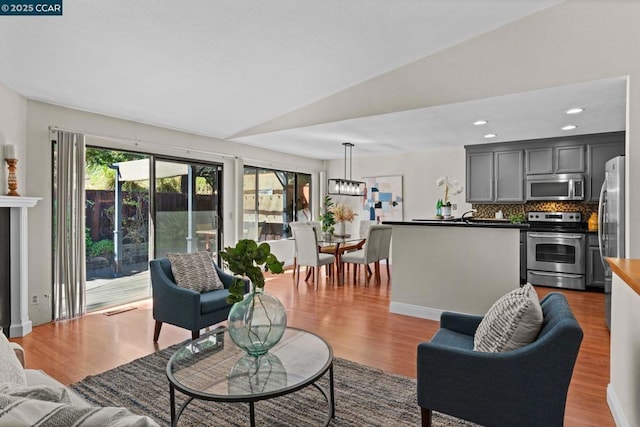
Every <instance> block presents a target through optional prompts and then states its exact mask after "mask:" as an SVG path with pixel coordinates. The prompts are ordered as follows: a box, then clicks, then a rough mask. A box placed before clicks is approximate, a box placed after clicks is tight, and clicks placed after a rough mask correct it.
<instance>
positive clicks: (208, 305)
mask: <svg viewBox="0 0 640 427" xmlns="http://www.w3.org/2000/svg"><path fill="white" fill-rule="evenodd" d="M213 265H214V267H215V269H216V272H217V273H218V277H220V280H221V281H222V283H223V285H224V289H219V290H215V291H211V292H204V293H199V292H195V291H192V290H190V289H186V288H182V287H180V286H178V285H176V283H175V279H174V277H173V273H172V272H171V262H170V261H169V259H167V258H158V259H154V260H151V261H150V262H149V270H150V271H151V287H152V289H153V318H154V319H155V321H156V324H155V330H154V332H153V342H157V341H158V337H159V336H160V329H161V328H162V324H163V323H169V324H171V325H175V326H179V327H181V328H185V329H188V330H190V331H191V338H192V339H196V338H198V337H199V336H200V329H202V328H206V327H207V326H211V325H214V324H216V323H220V322H222V321H224V320H227V317H228V316H229V311H230V310H231V305H230V304H227V301H226V298H227V296H228V295H229V291H228V289H229V287H230V286H231V285H232V284H233V276H232V275H231V274H229V273H225V272H224V271H222V270H221V269H220V268H219V267H218V266H217V265H216V264H215V263H213ZM245 292H249V281H248V280H245Z"/></svg>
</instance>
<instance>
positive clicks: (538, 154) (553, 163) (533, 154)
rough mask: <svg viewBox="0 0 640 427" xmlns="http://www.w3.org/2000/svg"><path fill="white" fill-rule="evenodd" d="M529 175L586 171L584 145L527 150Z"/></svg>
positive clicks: (527, 171)
mask: <svg viewBox="0 0 640 427" xmlns="http://www.w3.org/2000/svg"><path fill="white" fill-rule="evenodd" d="M525 153H526V173H527V175H538V174H552V173H558V174H562V173H582V172H584V171H585V169H586V167H585V160H584V157H585V154H584V145H574V146H559V147H536V148H527V149H526V150H525Z"/></svg>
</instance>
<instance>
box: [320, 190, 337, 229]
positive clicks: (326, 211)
mask: <svg viewBox="0 0 640 427" xmlns="http://www.w3.org/2000/svg"><path fill="white" fill-rule="evenodd" d="M322 206H323V210H322V215H320V221H321V222H322V232H323V233H328V234H333V230H334V229H335V225H336V219H335V217H334V216H333V210H332V207H333V200H331V197H329V196H325V198H324V203H323V204H322Z"/></svg>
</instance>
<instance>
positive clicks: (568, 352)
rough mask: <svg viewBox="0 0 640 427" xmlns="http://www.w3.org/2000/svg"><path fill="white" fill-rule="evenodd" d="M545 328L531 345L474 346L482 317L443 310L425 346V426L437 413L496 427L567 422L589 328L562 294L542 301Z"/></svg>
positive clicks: (421, 397) (420, 367) (421, 395)
mask: <svg viewBox="0 0 640 427" xmlns="http://www.w3.org/2000/svg"><path fill="white" fill-rule="evenodd" d="M540 306H541V308H542V315H543V321H542V329H541V330H540V332H539V333H538V336H537V338H536V339H535V340H534V341H533V342H532V343H530V344H527V345H525V346H524V347H520V348H517V349H515V350H510V351H504V352H499V353H489V352H482V351H474V336H475V333H476V330H477V328H478V326H479V325H480V323H481V321H482V320H483V317H482V316H473V315H468V314H461V313H452V312H444V313H442V315H441V317H440V329H439V330H438V331H437V332H436V334H435V335H434V336H433V338H432V339H431V341H429V342H422V343H420V344H418V357H417V396H418V405H419V406H420V408H421V412H422V426H430V425H431V413H432V411H438V412H442V413H445V414H449V415H452V416H454V417H457V418H462V419H465V420H467V421H471V422H473V423H477V424H480V425H486V426H495V427H512V426H532V427H533V426H562V425H563V421H564V412H565V404H566V400H567V391H568V389H569V383H570V382H571V376H572V374H573V368H574V366H575V363H576V359H577V357H578V351H579V349H580V344H581V342H582V337H583V332H582V328H581V327H580V325H579V324H578V322H577V321H576V319H575V317H574V316H573V313H572V312H571V309H570V307H569V304H568V303H567V299H566V297H565V296H564V295H563V294H560V293H555V292H554V293H550V294H548V295H547V296H546V297H544V298H543V299H542V300H541V301H540Z"/></svg>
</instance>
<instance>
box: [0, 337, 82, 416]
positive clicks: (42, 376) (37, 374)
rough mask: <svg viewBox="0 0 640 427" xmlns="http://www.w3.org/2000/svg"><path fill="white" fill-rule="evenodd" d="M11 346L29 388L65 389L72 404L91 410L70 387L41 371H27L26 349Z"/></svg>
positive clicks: (15, 345) (14, 345) (13, 344)
mask: <svg viewBox="0 0 640 427" xmlns="http://www.w3.org/2000/svg"><path fill="white" fill-rule="evenodd" d="M9 345H10V346H11V348H12V349H13V351H14V353H15V354H16V357H17V358H18V360H19V361H20V364H21V365H22V367H23V368H24V375H25V377H26V379H27V386H29V387H33V386H48V387H64V388H65V389H66V391H67V394H68V395H69V398H70V399H71V404H72V405H73V406H75V407H77V408H90V407H91V405H90V404H89V403H88V402H87V401H86V400H84V399H83V398H81V397H80V396H79V395H78V394H77V393H76V392H74V391H73V390H71V389H70V388H68V387H65V386H64V385H63V384H62V383H61V382H59V381H57V380H55V379H54V378H53V377H50V376H49V375H47V374H46V373H45V372H44V371H42V370H40V369H26V366H27V364H26V355H25V352H24V349H23V348H22V347H21V346H20V345H19V344H16V343H14V342H10V343H9Z"/></svg>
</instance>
